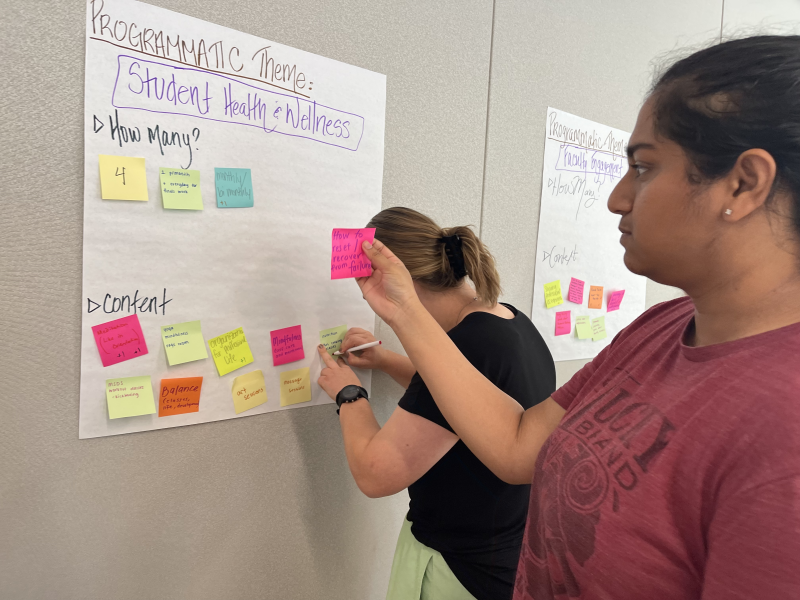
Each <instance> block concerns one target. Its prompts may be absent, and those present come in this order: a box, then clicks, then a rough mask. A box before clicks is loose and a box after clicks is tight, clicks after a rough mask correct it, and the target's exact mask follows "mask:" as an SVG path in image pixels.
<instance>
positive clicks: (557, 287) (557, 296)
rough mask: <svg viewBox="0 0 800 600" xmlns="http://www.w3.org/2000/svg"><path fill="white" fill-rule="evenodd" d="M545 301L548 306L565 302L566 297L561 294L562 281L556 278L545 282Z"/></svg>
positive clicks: (551, 306)
mask: <svg viewBox="0 0 800 600" xmlns="http://www.w3.org/2000/svg"><path fill="white" fill-rule="evenodd" d="M544 303H545V305H546V306H547V308H553V307H554V306H558V305H559V304H564V298H563V297H562V296H561V281H559V280H556V281H551V282H550V283H545V284H544Z"/></svg>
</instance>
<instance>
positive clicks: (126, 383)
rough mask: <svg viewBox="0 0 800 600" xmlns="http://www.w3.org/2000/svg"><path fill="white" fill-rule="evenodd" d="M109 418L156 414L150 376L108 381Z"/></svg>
mask: <svg viewBox="0 0 800 600" xmlns="http://www.w3.org/2000/svg"><path fill="white" fill-rule="evenodd" d="M106 402H107V403H108V418H109V419H120V418H122V417H138V416H139V415H152V414H153V413H154V412H156V405H155V401H154V400H153V384H152V383H151V382H150V376H149V375H146V376H143V377H119V378H117V379H106Z"/></svg>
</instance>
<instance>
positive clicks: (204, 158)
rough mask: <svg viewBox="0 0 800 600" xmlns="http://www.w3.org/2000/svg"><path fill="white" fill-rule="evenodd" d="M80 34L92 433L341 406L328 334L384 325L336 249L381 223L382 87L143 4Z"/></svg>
mask: <svg viewBox="0 0 800 600" xmlns="http://www.w3.org/2000/svg"><path fill="white" fill-rule="evenodd" d="M243 25H244V24H243ZM86 31H87V39H86V94H85V147H84V151H85V172H84V180H85V187H84V229H83V236H84V252H83V306H82V314H83V330H82V348H81V394H80V399H81V401H80V437H81V438H91V437H97V436H104V435H114V434H120V433H129V432H134V431H143V430H150V429H161V428H166V427H174V426H180V425H189V424H194V423H203V422H208V421H215V420H220V419H229V418H233V417H237V416H249V415H253V414H259V413H264V412H270V411H276V410H285V409H288V408H294V407H303V406H311V405H315V404H321V403H326V402H330V400H329V399H328V397H327V396H326V395H325V394H324V393H323V392H322V391H321V390H320V389H319V387H318V386H317V385H316V379H317V377H318V375H319V371H320V368H321V367H320V361H319V359H318V356H317V352H316V346H317V345H318V344H319V343H320V339H321V338H323V339H325V341H331V340H334V339H335V338H336V337H337V336H338V335H340V334H341V331H343V328H344V327H354V326H357V327H363V328H365V329H368V330H370V331H371V330H372V329H373V326H374V315H373V313H372V311H371V310H370V309H369V307H368V306H367V304H366V303H365V302H364V301H363V299H362V298H361V294H360V292H359V290H358V287H357V286H356V284H355V283H354V282H353V281H352V280H351V279H336V280H332V278H331V260H332V258H331V252H332V230H333V229H334V228H361V227H364V226H365V224H366V223H367V221H368V220H369V219H370V217H372V216H373V215H374V214H375V213H377V212H378V211H379V210H380V205H381V185H382V173H383V139H384V110H385V89H386V78H385V76H384V75H380V74H377V73H373V72H370V71H366V70H364V69H361V68H358V67H354V66H350V65H346V64H343V63H340V62H337V61H335V60H331V59H327V58H324V57H321V56H317V55H314V54H311V53H308V52H304V51H302V50H298V49H295V48H291V47H288V46H283V45H281V44H278V43H276V42H273V41H269V40H265V39H259V38H256V37H254V36H252V35H248V34H245V33H241V32H239V31H235V30H231V29H227V28H225V27H220V26H217V25H214V24H211V23H206V22H204V21H201V20H198V19H195V18H192V17H188V16H184V15H181V14H178V13H174V12H170V11H167V10H163V9H160V8H156V7H153V6H150V5H147V4H143V3H139V2H134V1H132V0H105V1H103V0H96V1H91V2H89V3H88V8H87V19H86ZM339 250H341V247H340V248H339ZM93 328H94V329H93ZM333 328H339V329H338V330H336V329H333ZM331 329H333V330H332V331H327V333H324V332H325V331H326V330H331ZM104 365H106V366H104ZM259 372H260V373H259ZM359 375H360V376H361V378H362V381H363V382H364V384H365V385H366V386H369V383H370V374H369V373H368V372H360V373H359ZM262 377H263V380H262ZM199 378H202V381H200V379H199ZM309 392H310V393H309ZM150 394H152V400H151V399H150ZM331 410H332V409H331Z"/></svg>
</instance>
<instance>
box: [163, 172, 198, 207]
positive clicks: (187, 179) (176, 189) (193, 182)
mask: <svg viewBox="0 0 800 600" xmlns="http://www.w3.org/2000/svg"><path fill="white" fill-rule="evenodd" d="M159 173H160V183H161V201H162V202H163V203H164V208H169V209H176V210H203V197H202V195H201V194H200V171H194V170H189V169H167V168H161V169H159Z"/></svg>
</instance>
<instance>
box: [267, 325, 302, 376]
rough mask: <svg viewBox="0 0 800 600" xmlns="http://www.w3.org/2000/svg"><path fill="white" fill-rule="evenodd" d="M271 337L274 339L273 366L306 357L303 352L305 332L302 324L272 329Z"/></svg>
mask: <svg viewBox="0 0 800 600" xmlns="http://www.w3.org/2000/svg"><path fill="white" fill-rule="evenodd" d="M269 337H270V339H271V340H272V364H273V366H276V367H277V366H278V365H285V364H286V363H290V362H294V361H296V360H302V359H303V358H305V357H306V355H305V353H304V352H303V332H302V330H301V329H300V325H295V326H294V327H286V328H284V329H277V330H275V331H270V332H269Z"/></svg>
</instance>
